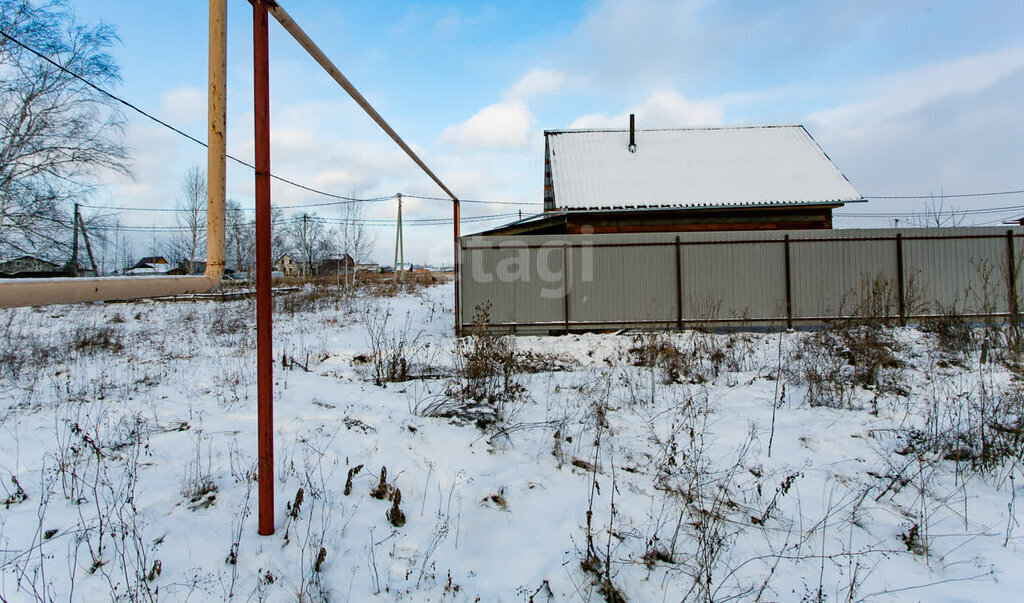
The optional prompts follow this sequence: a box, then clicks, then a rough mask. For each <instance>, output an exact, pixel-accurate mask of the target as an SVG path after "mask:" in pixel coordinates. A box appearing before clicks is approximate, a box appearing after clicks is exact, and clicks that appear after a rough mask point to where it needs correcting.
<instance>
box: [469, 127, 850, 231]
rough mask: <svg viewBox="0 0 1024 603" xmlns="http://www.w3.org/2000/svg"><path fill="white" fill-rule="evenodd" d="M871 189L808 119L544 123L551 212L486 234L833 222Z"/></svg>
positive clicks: (825, 224) (794, 226) (823, 224)
mask: <svg viewBox="0 0 1024 603" xmlns="http://www.w3.org/2000/svg"><path fill="white" fill-rule="evenodd" d="M863 200H864V199H863V197H861V195H860V194H859V193H858V192H857V191H856V190H854V188H853V186H852V185H851V184H850V182H849V181H848V180H847V179H846V177H845V176H844V175H843V174H842V172H840V171H839V169H838V168H837V167H836V166H835V165H834V164H833V163H832V161H831V160H830V159H829V158H828V156H827V155H825V153H824V152H823V151H822V150H821V148H820V147H819V146H818V144H817V143H816V142H815V141H814V139H813V138H811V136H810V134H808V133H807V130H805V129H804V127H803V126H799V125H785V126H742V127H714V128H682V129H663V130H634V129H633V128H632V127H631V128H630V129H621V130H614V129H611V130H547V131H545V132H544V213H543V214H538V215H535V216H531V217H528V218H526V219H523V220H519V221H517V222H513V223H511V224H507V225H505V226H500V227H498V228H495V229H493V230H490V231H488V232H486V233H483V234H505V235H515V234H581V233H620V232H621V233H630V232H632V233H638V232H683V231H707V230H775V229H814V228H832V210H833V209H835V208H837V207H842V206H843V205H844V204H845V203H851V202H860V201H863Z"/></svg>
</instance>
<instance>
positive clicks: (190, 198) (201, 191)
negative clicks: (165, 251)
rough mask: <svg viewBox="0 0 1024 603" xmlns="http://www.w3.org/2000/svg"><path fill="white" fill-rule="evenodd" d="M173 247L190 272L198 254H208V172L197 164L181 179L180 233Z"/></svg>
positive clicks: (179, 203)
mask: <svg viewBox="0 0 1024 603" xmlns="http://www.w3.org/2000/svg"><path fill="white" fill-rule="evenodd" d="M172 251H173V255H174V256H175V259H176V260H178V261H180V262H183V263H185V265H186V266H187V267H188V272H189V273H190V274H191V273H192V269H193V264H194V263H195V261H196V259H197V256H205V255H206V175H205V174H204V173H203V171H202V170H201V169H199V168H198V167H192V168H189V170H188V171H187V172H185V177H184V178H183V179H182V181H181V196H179V197H178V234H177V236H176V238H175V240H174V243H173V247H172Z"/></svg>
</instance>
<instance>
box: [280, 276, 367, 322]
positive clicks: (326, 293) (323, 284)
mask: <svg viewBox="0 0 1024 603" xmlns="http://www.w3.org/2000/svg"><path fill="white" fill-rule="evenodd" d="M350 295H351V291H350V289H349V288H348V287H342V286H339V285H337V284H336V283H334V282H332V280H331V279H330V278H318V279H314V280H311V281H306V282H302V283H301V288H300V290H299V291H296V292H294V293H287V294H285V295H282V296H280V297H276V298H274V311H275V312H279V313H282V314H288V315H289V316H295V315H296V314H309V313H313V312H321V311H323V310H331V309H333V310H339V309H341V308H342V307H343V306H344V305H346V304H347V303H348V300H349V296H350Z"/></svg>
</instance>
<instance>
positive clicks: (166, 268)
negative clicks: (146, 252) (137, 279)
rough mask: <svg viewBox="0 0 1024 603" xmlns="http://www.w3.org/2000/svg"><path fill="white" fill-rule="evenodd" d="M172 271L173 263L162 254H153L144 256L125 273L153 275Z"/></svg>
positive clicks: (129, 274) (130, 274)
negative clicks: (161, 255)
mask: <svg viewBox="0 0 1024 603" xmlns="http://www.w3.org/2000/svg"><path fill="white" fill-rule="evenodd" d="M170 271H171V265H170V264H169V263H168V262H167V260H165V259H164V258H162V257H160V256H157V255H153V256H149V257H144V258H142V259H141V260H139V261H138V262H137V263H136V264H135V265H134V266H132V267H131V268H129V269H128V270H125V271H124V273H125V274H126V275H128V276H153V275H159V274H167V273H168V272H170Z"/></svg>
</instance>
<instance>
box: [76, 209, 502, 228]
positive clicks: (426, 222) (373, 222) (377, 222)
mask: <svg viewBox="0 0 1024 603" xmlns="http://www.w3.org/2000/svg"><path fill="white" fill-rule="evenodd" d="M515 215H516V214H515V213H506V214H492V215H486V216H470V217H468V218H462V219H461V220H460V221H461V222H462V223H463V224H469V223H475V222H490V221H493V220H507V219H509V218H512V217H514V216H515ZM302 221H303V220H302V218H301V217H294V218H286V219H282V220H279V221H276V222H275V224H277V225H282V226H284V225H291V224H298V223H300V222H302ZM306 221H307V222H316V223H320V224H327V225H332V224H338V225H341V224H345V223H346V220H344V219H343V218H321V217H314V216H309V217H308V218H306ZM347 223H348V224H354V225H363V226H394V225H395V223H396V220H394V219H387V218H365V219H359V220H349V221H347ZM451 223H452V219H451V218H415V219H403V220H402V224H403V225H405V224H411V225H413V226H439V225H444V224H451ZM254 224H255V223H254V222H242V223H240V224H238V226H241V227H244V228H249V227H252V226H253V225H254ZM89 230H105V231H124V232H151V231H172V232H188V231H191V230H192V228H191V227H190V226H180V225H173V226H157V225H155V224H153V225H149V226H146V225H143V224H127V225H125V224H122V225H118V224H97V225H92V226H90V227H89Z"/></svg>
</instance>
